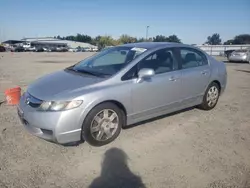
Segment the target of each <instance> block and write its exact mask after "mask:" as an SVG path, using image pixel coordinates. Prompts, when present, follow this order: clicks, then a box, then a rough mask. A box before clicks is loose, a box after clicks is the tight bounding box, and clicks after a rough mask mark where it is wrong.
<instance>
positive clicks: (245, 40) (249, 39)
mask: <svg viewBox="0 0 250 188" xmlns="http://www.w3.org/2000/svg"><path fill="white" fill-rule="evenodd" d="M234 44H250V34H241V35H237V36H235V37H234Z"/></svg>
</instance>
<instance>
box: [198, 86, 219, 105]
mask: <svg viewBox="0 0 250 188" xmlns="http://www.w3.org/2000/svg"><path fill="white" fill-rule="evenodd" d="M219 96H220V88H219V86H218V84H217V83H215V82H213V83H211V84H210V85H209V86H208V88H207V90H206V92H205V95H204V96H203V101H202V104H201V105H200V106H199V107H200V108H201V109H203V110H211V109H213V108H214V107H215V106H216V104H217V102H218V99H219Z"/></svg>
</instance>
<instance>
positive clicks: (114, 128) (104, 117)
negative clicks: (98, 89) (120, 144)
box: [82, 102, 125, 146]
mask: <svg viewBox="0 0 250 188" xmlns="http://www.w3.org/2000/svg"><path fill="white" fill-rule="evenodd" d="M113 117H115V118H114V119H113ZM112 119H113V121H112ZM124 119H125V114H124V112H123V111H122V110H121V109H120V108H119V107H118V106H117V105H115V104H114V103H110V102H106V103H101V104H99V105H97V106H96V107H94V108H93V109H92V110H91V111H90V112H89V114H88V115H87V116H86V118H85V120H84V122H83V126H82V140H85V141H86V142H88V143H89V144H90V145H92V146H103V145H106V144H109V143H110V142H112V141H114V140H115V139H116V138H117V137H118V136H119V134H120V132H121V128H122V126H123V123H124V122H125V121H124ZM108 130H109V131H108ZM101 135H102V136H101ZM110 136H111V137H110Z"/></svg>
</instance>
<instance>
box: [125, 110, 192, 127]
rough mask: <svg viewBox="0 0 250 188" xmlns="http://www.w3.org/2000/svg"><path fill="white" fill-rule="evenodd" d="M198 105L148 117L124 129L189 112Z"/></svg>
mask: <svg viewBox="0 0 250 188" xmlns="http://www.w3.org/2000/svg"><path fill="white" fill-rule="evenodd" d="M195 108H196V107H189V108H185V109H182V110H178V111H176V112H172V113H169V114H164V115H161V116H157V117H154V118H151V119H147V120H144V121H140V122H138V123H135V124H132V125H127V126H124V127H123V129H131V128H133V127H136V126H140V125H143V124H146V123H150V122H153V121H156V120H160V119H163V118H167V117H170V116H174V115H176V114H180V113H183V112H187V111H190V110H193V109H195Z"/></svg>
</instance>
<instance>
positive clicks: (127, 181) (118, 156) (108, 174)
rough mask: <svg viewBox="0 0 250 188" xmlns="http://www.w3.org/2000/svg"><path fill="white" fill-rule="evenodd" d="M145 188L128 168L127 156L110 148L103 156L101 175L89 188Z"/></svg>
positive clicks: (139, 178)
mask: <svg viewBox="0 0 250 188" xmlns="http://www.w3.org/2000/svg"><path fill="white" fill-rule="evenodd" d="M104 187H105V188H118V187H123V188H145V185H144V184H143V182H142V180H141V177H140V176H138V175H135V174H133V172H132V171H131V170H130V169H129V166H128V156H127V155H126V153H125V152H124V151H123V150H121V149H119V148H111V149H109V150H107V151H106V152H105V154H104V158H103V162H102V169H101V174H100V176H99V177H97V178H95V179H94V180H93V181H92V183H91V184H90V185H89V188H104Z"/></svg>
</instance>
